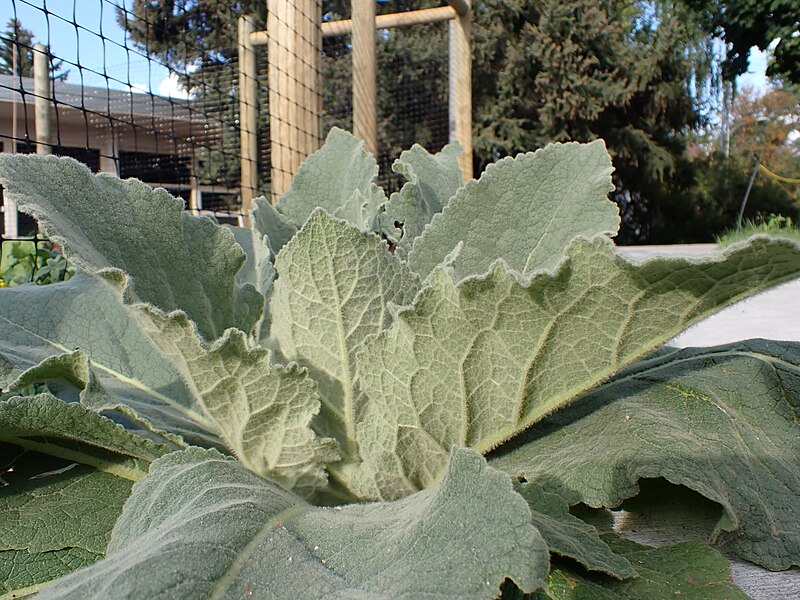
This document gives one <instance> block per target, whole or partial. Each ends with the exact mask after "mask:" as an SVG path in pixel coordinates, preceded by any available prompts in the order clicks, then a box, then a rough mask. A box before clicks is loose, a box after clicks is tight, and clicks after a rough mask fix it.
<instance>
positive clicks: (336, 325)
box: [271, 210, 419, 461]
mask: <svg viewBox="0 0 800 600" xmlns="http://www.w3.org/2000/svg"><path fill="white" fill-rule="evenodd" d="M275 269H276V270H277V272H278V279H277V280H276V282H275V288H274V295H273V302H272V332H271V333H272V336H273V337H274V338H275V340H277V343H278V345H279V348H280V351H281V353H282V354H283V355H284V356H285V357H286V358H288V359H290V360H297V361H299V362H300V363H301V364H303V365H306V366H307V367H308V368H309V371H310V374H311V376H312V377H314V379H316V380H317V381H318V382H319V389H320V395H321V396H322V410H321V413H320V417H319V419H317V421H316V427H317V429H318V430H319V431H321V432H322V433H324V434H325V435H332V436H334V437H335V438H337V439H338V440H339V443H340V444H341V446H342V449H343V454H344V457H345V460H350V461H352V460H353V459H354V458H355V457H356V448H355V437H356V434H355V421H356V417H355V414H356V410H357V396H358V393H359V392H358V373H357V372H356V360H355V355H356V353H357V352H358V351H359V350H360V349H361V347H362V345H363V343H364V340H365V339H366V338H367V336H369V335H370V334H373V333H378V332H380V331H381V330H383V329H384V328H385V327H386V326H387V325H388V324H389V322H390V319H391V315H390V312H389V305H390V304H398V305H403V304H407V303H409V302H410V301H411V300H412V299H413V297H414V294H415V293H416V292H417V288H418V285H419V284H418V281H417V277H416V275H414V274H413V273H412V272H411V271H409V270H408V267H406V265H405V264H404V263H403V262H401V261H400V260H399V259H398V258H396V257H394V256H392V255H390V254H389V253H388V252H387V250H386V244H385V243H384V242H383V241H382V240H381V239H380V238H378V236H376V235H373V234H365V233H362V232H360V231H358V230H357V229H355V228H354V227H352V226H351V225H349V224H347V223H345V222H343V221H340V220H338V219H335V218H333V217H330V216H328V215H327V214H326V213H325V212H323V211H321V210H320V211H316V212H315V213H314V215H312V217H311V218H310V219H309V220H308V222H307V223H306V224H305V226H304V227H303V229H302V230H301V231H300V233H299V234H298V235H297V236H296V237H295V238H294V239H293V240H292V241H291V242H289V243H288V244H287V245H286V246H285V247H284V249H283V250H282V251H281V252H280V254H278V257H277V259H276V260H275Z"/></svg>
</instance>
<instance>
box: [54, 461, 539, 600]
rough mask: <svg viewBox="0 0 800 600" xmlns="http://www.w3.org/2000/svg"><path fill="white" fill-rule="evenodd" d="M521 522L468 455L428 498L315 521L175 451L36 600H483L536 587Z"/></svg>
mask: <svg viewBox="0 0 800 600" xmlns="http://www.w3.org/2000/svg"><path fill="white" fill-rule="evenodd" d="M529 519H530V512H529V511H528V508H527V506H526V504H525V502H524V501H523V500H522V498H520V497H519V496H518V495H517V494H515V493H514V492H513V491H512V487H511V483H510V481H509V480H508V477H507V476H505V475H504V474H501V473H499V472H497V471H495V470H493V469H489V468H487V467H486V463H485V461H484V460H483V459H482V458H481V457H479V456H477V455H476V454H475V453H473V452H471V451H468V450H463V449H462V450H455V451H454V453H453V457H452V460H451V463H450V468H449V469H448V472H447V473H446V474H445V476H444V478H443V479H442V481H441V482H440V483H439V484H438V485H437V486H436V487H434V488H431V489H428V490H424V491H422V492H419V493H417V494H415V495H414V496H411V497H409V498H405V499H403V500H400V501H397V502H392V503H376V504H368V505H353V506H345V507H340V508H337V509H325V508H316V507H313V506H311V505H309V504H306V503H305V502H303V501H302V500H301V499H300V498H298V497H297V496H295V495H293V494H291V493H289V492H286V491H285V490H283V489H281V488H279V487H277V486H275V485H274V484H272V483H271V482H269V481H265V480H262V479H259V478H258V477H256V476H255V475H253V474H252V473H249V472H248V471H246V470H244V469H242V468H241V466H239V465H237V464H236V463H235V462H233V461H231V460H228V459H224V458H223V457H222V456H220V455H219V454H218V453H216V452H214V451H208V450H199V449H189V450H186V451H183V452H177V453H173V454H170V455H169V456H167V457H165V458H163V459H161V460H159V461H157V462H155V463H154V464H153V466H152V468H151V471H150V475H149V476H148V477H147V478H146V479H144V480H142V481H141V482H140V483H139V484H137V485H136V486H135V488H134V492H133V495H132V496H131V498H130V500H129V501H128V503H127V504H126V505H125V509H124V512H123V514H122V516H121V518H120V520H119V521H118V523H117V525H116V527H115V528H114V532H113V536H112V540H111V543H110V545H109V548H108V555H107V558H106V559H104V560H103V561H100V562H98V563H96V564H95V565H93V566H91V567H89V568H87V569H84V570H81V571H80V572H77V573H75V574H74V575H73V576H70V577H67V578H64V579H62V580H61V581H59V582H57V583H56V584H54V585H53V586H52V587H50V588H48V589H47V590H45V591H44V593H43V594H42V595H41V596H40V597H41V598H42V600H47V599H53V598H76V599H77V598H80V599H81V600H86V599H91V598H98V599H99V598H102V599H103V600H107V599H108V600H113V599H115V598H127V597H130V595H131V594H135V595H136V596H139V597H143V598H154V597H160V596H163V595H165V594H167V593H169V594H171V595H172V596H173V597H180V598H185V599H186V600H191V599H193V598H198V599H200V598H202V599H205V598H223V597H224V598H236V597H247V596H248V595H253V596H254V597H257V596H266V595H269V597H271V598H287V599H291V600H294V599H295V598H298V597H302V598H315V599H324V598H354V597H357V598H376V599H377V598H401V597H402V598H431V599H434V598H442V599H444V598H463V599H470V598H476V599H483V598H485V599H487V600H488V599H489V598H493V597H495V596H496V594H497V592H498V587H499V585H500V583H502V581H503V580H504V579H505V578H506V577H509V578H512V579H513V580H514V581H515V582H516V584H517V585H518V586H519V587H520V588H522V589H523V590H525V591H529V592H530V591H534V590H535V589H537V588H539V587H540V586H541V585H542V584H543V578H544V576H545V574H546V572H547V567H548V558H547V547H546V545H545V544H544V541H543V540H542V538H541V536H540V535H539V534H538V532H537V531H536V529H535V528H534V527H533V526H532V525H531V524H530V522H529Z"/></svg>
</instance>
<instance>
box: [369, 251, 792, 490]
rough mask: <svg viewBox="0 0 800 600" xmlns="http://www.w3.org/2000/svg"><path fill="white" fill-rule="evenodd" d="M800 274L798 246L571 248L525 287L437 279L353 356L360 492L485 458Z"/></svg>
mask: <svg viewBox="0 0 800 600" xmlns="http://www.w3.org/2000/svg"><path fill="white" fill-rule="evenodd" d="M798 274H800V246H798V245H796V244H794V243H792V242H790V241H786V240H770V239H768V238H758V239H754V240H752V242H751V243H749V244H748V245H739V246H736V247H732V248H731V249H730V250H728V251H727V252H726V253H725V254H723V255H719V256H716V257H713V258H710V259H707V260H701V261H687V260H682V259H656V260H650V261H647V262H645V263H643V264H641V265H633V264H631V263H628V262H627V261H626V260H625V259H623V258H621V257H620V256H618V255H616V253H615V251H614V249H613V247H612V244H611V241H610V240H608V239H605V238H602V237H601V238H597V239H596V240H594V241H592V242H590V241H586V240H577V241H576V242H575V243H574V244H573V246H572V247H571V249H570V251H569V253H568V257H567V259H566V260H565V261H564V262H563V263H562V264H561V266H560V267H559V269H558V271H557V272H556V273H555V274H554V275H550V274H548V273H541V274H539V275H538V276H536V277H534V278H533V280H532V281H531V282H530V283H529V284H528V285H526V286H523V285H521V284H520V283H519V282H518V281H517V279H516V277H515V276H514V275H513V274H511V273H508V272H507V271H506V270H505V269H504V268H503V267H502V266H501V265H498V266H495V268H494V269H493V271H492V272H491V273H490V274H489V275H488V276H486V277H484V278H482V279H473V280H468V281H465V282H463V283H462V284H460V285H455V284H453V282H452V280H451V278H450V277H449V276H448V275H447V274H446V273H444V272H443V271H441V270H438V271H436V272H435V273H434V275H433V276H432V278H431V285H430V287H428V288H425V289H424V290H423V291H421V292H420V294H419V296H418V297H417V299H416V301H415V304H414V306H413V308H411V309H409V310H405V311H401V312H400V314H399V316H398V318H396V319H395V321H394V323H393V325H392V326H391V327H390V328H389V329H388V330H387V331H385V332H383V333H381V334H380V335H378V336H376V337H373V338H371V339H369V340H368V341H367V342H365V344H364V350H363V351H362V352H361V354H359V373H360V381H361V385H362V389H363V390H364V392H365V394H366V396H367V403H366V408H365V410H364V411H363V412H362V413H360V415H361V418H360V420H359V424H358V436H359V437H358V441H359V447H360V450H361V456H362V458H363V459H364V465H363V469H362V470H361V471H360V474H359V476H358V480H359V489H360V492H359V493H360V494H362V495H367V496H369V495H376V496H377V497H382V498H393V497H398V496H402V495H404V494H407V493H409V492H410V491H413V490H414V489H417V488H422V487H426V486H427V485H430V483H431V482H432V481H435V479H436V477H437V474H438V473H439V472H440V471H441V469H442V468H443V466H444V464H445V461H446V458H447V451H448V448H450V446H451V445H457V446H468V447H472V448H475V449H477V450H480V451H482V452H486V451H488V450H490V449H492V448H495V447H496V446H498V445H499V444H500V443H502V442H504V441H506V440H508V439H510V438H511V437H513V436H514V435H516V434H518V433H519V432H521V431H522V430H524V429H526V428H527V427H529V426H530V425H531V424H533V423H535V422H536V421H538V420H540V419H542V418H544V417H545V416H546V415H548V414H550V413H552V412H553V411H555V410H557V409H559V408H561V407H562V406H564V405H566V404H568V403H569V402H571V401H573V400H574V399H576V398H578V397H579V396H580V395H582V394H583V393H585V392H586V391H588V390H589V389H591V388H592V387H594V386H596V385H597V384H599V383H600V382H602V381H604V380H605V379H607V378H608V377H610V376H611V375H613V374H614V373H616V372H617V371H619V370H620V369H621V368H623V367H624V366H625V365H627V364H630V363H631V362H633V361H635V360H637V359H639V358H641V357H642V356H644V355H645V354H647V353H649V352H651V351H653V350H654V349H655V348H657V347H658V346H660V345H661V344H663V343H664V342H666V341H667V340H669V339H670V338H672V337H673V336H675V335H677V334H678V333H679V332H680V331H681V330H682V329H684V328H686V327H688V326H689V325H690V324H692V323H693V322H696V321H697V320H699V319H701V318H703V317H704V316H706V315H708V314H711V313H713V312H715V311H716V310H719V309H720V308H722V307H723V306H725V305H727V304H729V303H731V302H733V301H736V300H738V299H740V298H742V297H744V296H746V295H749V294H753V293H755V292H758V291H759V290H763V289H765V288H767V287H770V286H772V285H776V284H778V283H781V282H782V281H786V280H788V279H791V278H793V277H796V276H798Z"/></svg>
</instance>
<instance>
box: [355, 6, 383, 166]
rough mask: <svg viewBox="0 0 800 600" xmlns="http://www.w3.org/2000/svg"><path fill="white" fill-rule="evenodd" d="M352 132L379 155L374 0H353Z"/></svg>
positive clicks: (371, 150)
mask: <svg viewBox="0 0 800 600" xmlns="http://www.w3.org/2000/svg"><path fill="white" fill-rule="evenodd" d="M351 7H352V21H353V34H352V38H351V39H352V43H353V133H354V134H355V136H356V137H358V138H361V139H362V140H363V141H364V146H365V147H366V149H367V150H368V151H369V152H371V153H372V154H373V155H374V156H376V157H377V155H378V84H377V58H376V51H375V0H353V1H352V3H351Z"/></svg>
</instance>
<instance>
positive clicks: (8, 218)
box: [3, 41, 21, 239]
mask: <svg viewBox="0 0 800 600" xmlns="http://www.w3.org/2000/svg"><path fill="white" fill-rule="evenodd" d="M18 55H19V47H18V46H17V42H16V41H15V42H14V43H13V44H11V73H12V75H13V76H14V81H16V80H17V60H18V58H17V57H18ZM12 101H13V104H12V105H11V140H10V141H8V142H4V143H3V150H4V151H6V152H11V153H15V152H16V151H17V104H18V103H19V102H20V101H21V98H20V100H17V98H16V97H13V98H12ZM6 144H8V145H9V146H10V147H9V148H6V147H5V146H6ZM18 224H19V215H18V213H17V204H16V202H14V201H13V200H11V199H10V198H8V197H7V196H6V197H4V198H3V237H5V238H8V239H13V238H15V237H17V235H19V231H18V227H17V226H18Z"/></svg>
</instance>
